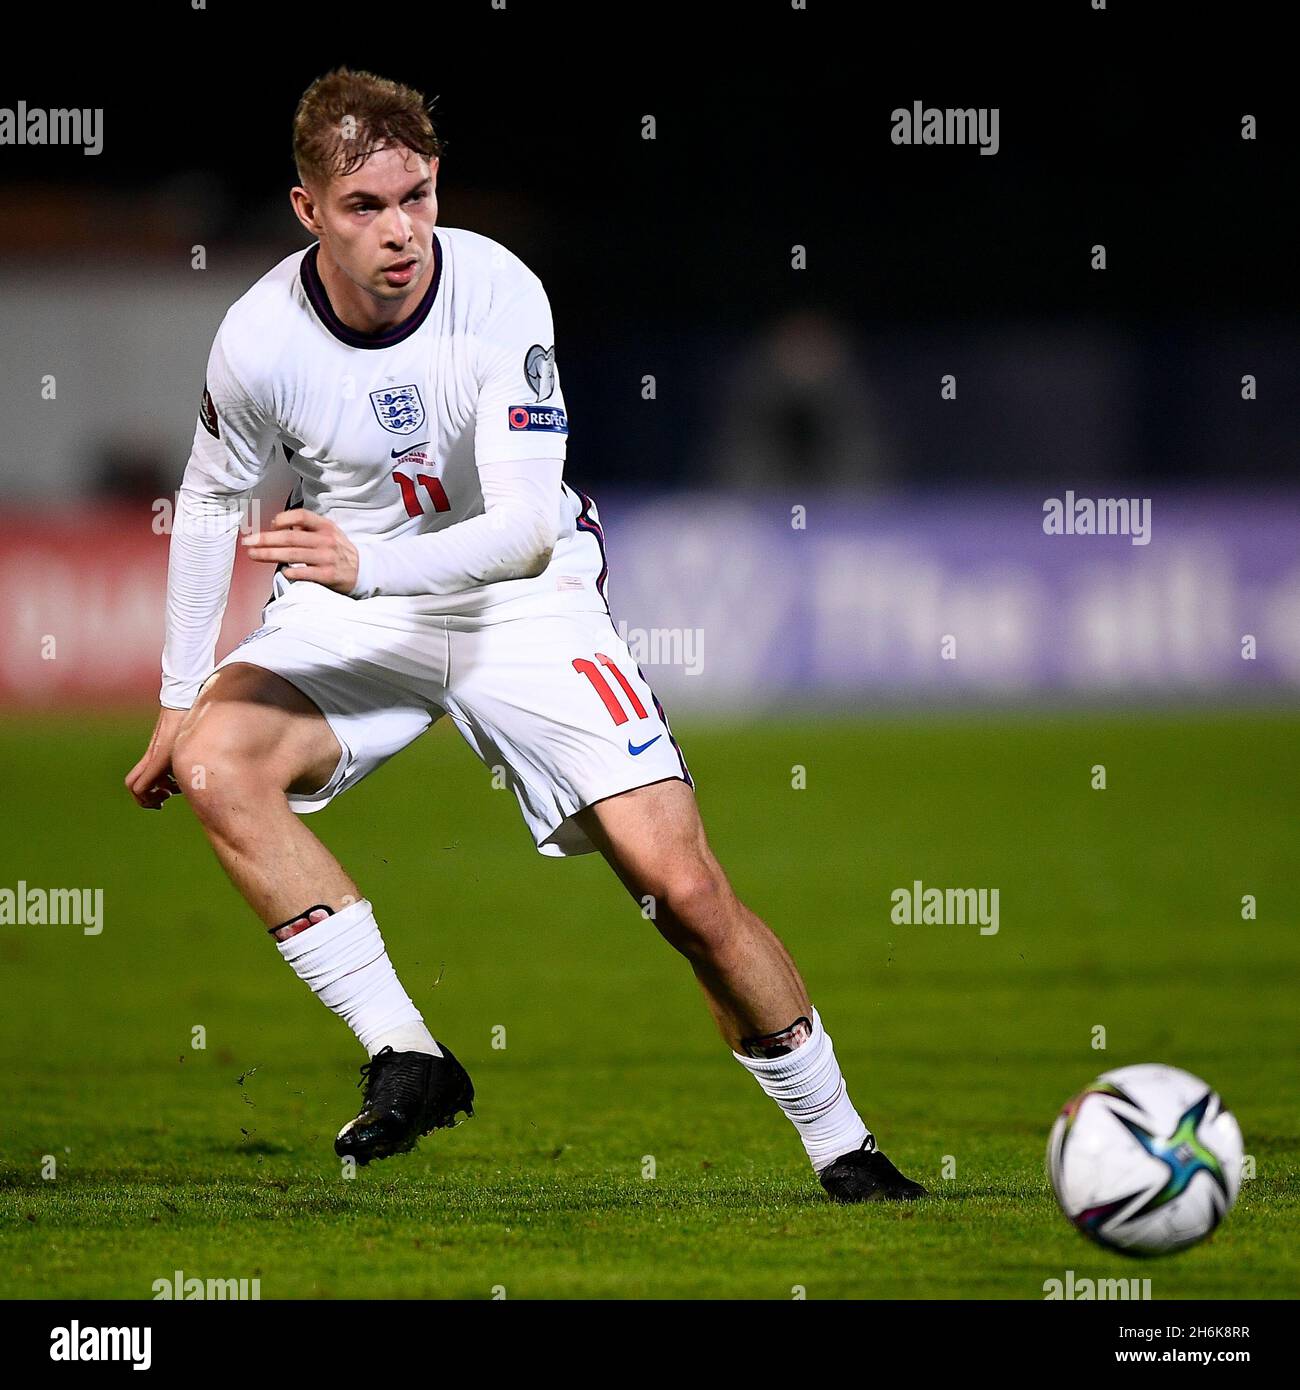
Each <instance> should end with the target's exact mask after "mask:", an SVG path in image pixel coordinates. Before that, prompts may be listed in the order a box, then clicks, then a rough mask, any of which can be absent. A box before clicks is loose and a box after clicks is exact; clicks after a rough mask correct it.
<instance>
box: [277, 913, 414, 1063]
mask: <svg viewBox="0 0 1300 1390" xmlns="http://www.w3.org/2000/svg"><path fill="white" fill-rule="evenodd" d="M276 946H277V948H278V949H279V952H280V954H281V955H282V956H283V957H284V958H285V960H287V961H288V962H289V964H290V965H291V966H293V969H294V972H295V973H296V974H297V976H298V978H299V979H300V980H302V981H304V983H306V984H307V985H308V986H309V987H310V989H311V991H312V993H313V994H315V995H316V997H317V998H318V999H319V1000H320V1001H321V1003H323V1004H325V1005H326V1006H327V1007H328V1008H330V1009H333V1011H334V1012H335V1013H336V1014H338V1016H339V1017H340V1018H341V1019H342V1020H343V1021H344V1022H345V1023H346V1024H347V1025H348V1027H349V1028H351V1029H352V1031H353V1032H354V1033H355V1034H356V1035H357V1037H358V1038H359V1039H360V1041H361V1045H362V1047H364V1048H365V1049H366V1051H367V1052H368V1053H369V1054H370V1055H371V1056H372V1057H373V1056H374V1055H375V1053H376V1052H378V1051H379V1050H380V1048H382V1047H391V1048H392V1049H393V1051H394V1052H430V1053H432V1054H433V1055H434V1056H435V1057H441V1056H442V1049H441V1048H440V1047H439V1046H438V1044H437V1043H436V1042H434V1040H433V1035H432V1034H431V1033H430V1032H429V1030H428V1028H426V1027H425V1024H424V1019H423V1018H421V1017H420V1011H419V1010H418V1009H417V1008H416V1007H415V1005H414V1004H413V1003H412V1002H411V997H410V995H408V994H407V992H406V991H405V990H404V989H403V988H402V982H401V981H400V980H399V979H398V978H397V972H396V971H395V970H394V969H393V966H392V962H391V961H390V960H389V959H388V952H387V951H386V950H385V949H384V938H383V937H382V936H380V934H379V925H378V923H377V922H376V921H375V914H374V911H373V909H372V908H371V906H370V901H369V899H368V898H362V899H361V900H360V901H359V902H355V903H351V904H349V905H348V906H347V907H345V908H342V909H341V910H340V911H338V912H336V913H334V914H333V915H332V916H330V917H326V918H324V919H323V920H322V921H319V922H317V923H316V924H315V925H314V926H310V927H307V928H306V929H305V930H302V931H299V932H298V933H297V934H296V935H294V936H291V937H289V938H288V940H286V941H277V942H276Z"/></svg>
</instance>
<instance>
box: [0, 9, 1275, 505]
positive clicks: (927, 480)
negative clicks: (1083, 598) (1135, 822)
mask: <svg viewBox="0 0 1300 1390" xmlns="http://www.w3.org/2000/svg"><path fill="white" fill-rule="evenodd" d="M1135 12H1137V13H1140V14H1141V16H1142V19H1141V21H1139V20H1138V19H1137V18H1136V16H1135ZM910 15H911V17H909V18H907V19H905V20H902V21H900V20H898V19H892V20H886V19H884V18H882V17H880V16H879V15H877V14H876V13H874V12H873V10H872V9H869V8H867V7H863V9H862V10H861V11H860V12H858V13H856V14H854V13H851V12H849V11H848V7H847V6H838V7H836V6H831V5H829V4H825V3H818V0H813V2H812V3H811V5H810V8H809V10H808V11H806V12H795V11H791V10H790V8H789V6H788V5H787V4H785V3H780V2H777V0H769V3H754V4H749V5H727V4H701V5H690V6H687V5H649V6H646V7H642V8H637V9H632V8H629V7H622V8H620V7H616V6H595V5H568V4H562V3H560V4H557V3H551V4H544V5H543V4H528V3H524V2H523V0H510V3H509V5H508V8H507V10H506V11H505V12H504V13H503V12H495V11H492V10H491V9H490V8H489V6H488V4H487V3H486V0H476V3H472V4H467V3H455V4H434V5H430V6H427V7H422V8H420V9H419V10H417V11H407V12H398V11H391V12H390V11H385V10H378V9H376V10H369V9H365V8H363V9H360V10H353V9H350V8H349V9H344V8H339V9H336V10H331V9H328V8H313V9H310V10H308V9H305V8H303V7H292V8H291V7H287V6H286V7H277V6H273V5H247V4H241V5H232V4H220V3H216V4H212V5H211V6H210V7H209V8H208V10H206V11H200V12H193V11H191V9H190V7H189V6H188V4H172V5H155V6H152V7H148V8H147V9H145V10H144V11H142V12H140V13H138V14H136V13H130V14H128V13H126V12H114V13H113V14H111V15H103V14H99V13H98V12H95V13H94V14H88V15H87V16H86V18H85V22H84V23H83V22H81V21H79V20H75V19H73V18H72V17H71V16H70V15H68V12H66V11H63V10H60V11H59V16H60V18H59V20H58V27H59V28H61V29H62V28H65V27H66V29H67V30H68V31H70V32H72V33H73V34H75V35H76V40H77V41H76V42H75V43H74V44H72V45H69V46H60V45H53V46H52V45H50V44H48V43H42V44H41V45H39V46H36V47H33V48H30V49H23V48H13V49H10V51H9V53H8V56H7V58H6V59H5V60H4V71H3V83H2V84H0V85H2V86H3V90H4V92H5V93H6V96H5V101H6V103H7V104H13V103H14V102H16V101H17V100H18V99H19V98H21V99H24V100H26V101H27V102H28V103H29V105H33V106H37V105H45V106H56V105H85V106H102V107H104V108H105V149H104V152H103V153H102V154H101V155H99V156H97V157H94V158H87V157H85V156H83V155H82V154H81V152H80V151H79V150H65V149H59V150H40V149H34V148H32V149H13V148H6V149H3V150H0V180H2V181H3V186H4V189H5V192H6V195H7V198H6V203H7V213H6V215H5V216H4V218H3V231H2V232H0V270H7V271H8V272H9V273H10V274H11V275H14V274H16V275H19V276H21V275H22V274H23V273H24V272H25V271H27V270H29V269H36V268H39V270H40V271H41V272H43V273H45V274H50V273H54V274H55V275H57V271H58V267H59V266H60V265H61V264H64V263H66V262H67V261H68V260H69V259H71V260H72V261H75V262H76V263H77V265H78V266H79V267H80V268H82V269H83V270H84V269H85V267H86V266H87V264H96V263H100V264H103V265H105V266H109V265H112V266H114V267H115V268H122V267H124V266H125V267H127V268H129V269H131V270H132V271H134V272H135V273H137V274H139V275H141V276H144V277H147V276H148V275H150V274H151V273H154V272H155V271H157V270H160V269H162V268H163V267H165V266H168V265H169V264H170V265H174V266H175V267H178V268H180V269H185V268H187V267H188V259H189V247H190V246H191V245H192V244H194V243H202V244H204V245H205V246H206V247H207V249H208V266H209V271H210V272H211V271H219V270H220V268H221V265H222V262H223V260H227V261H231V260H233V259H234V258H235V257H236V256H237V255H239V256H240V257H241V266H242V265H245V264H247V265H248V266H249V270H248V271H247V272H244V282H243V283H251V279H252V278H256V275H257V273H259V270H258V267H259V265H260V266H261V267H262V268H263V269H266V268H269V267H270V265H272V264H273V263H274V261H275V260H277V259H279V258H280V257H281V256H283V255H284V254H287V253H288V252H289V251H291V250H293V249H294V248H295V247H297V246H300V245H302V244H303V240H302V237H301V235H300V233H299V231H298V228H297V227H296V224H295V223H294V222H293V220H292V218H291V214H290V212H289V208H288V206H287V198H286V191H287V189H288V187H289V186H290V185H291V183H292V182H293V181H294V177H293V169H292V163H291V159H290V151H289V125H290V120H291V117H292V113H293V109H294V105H295V102H296V100H297V97H298V95H299V94H300V92H301V91H302V89H303V87H304V86H305V85H306V84H307V83H308V82H309V81H310V80H311V79H312V78H313V77H314V76H316V75H317V74H319V73H320V72H322V71H325V70H328V69H329V68H330V67H331V66H334V65H337V64H339V63H347V64H349V65H351V66H354V67H361V68H369V69H371V70H374V71H378V72H381V73H383V74H386V75H391V76H393V77H396V78H398V79H400V80H403V81H406V82H408V83H411V84H413V85H415V86H417V87H419V88H420V89H422V90H423V91H424V92H425V94H426V96H428V97H430V98H436V101H435V106H434V110H435V119H436V123H437V126H438V129H439V131H440V133H441V134H442V136H443V138H444V139H445V141H446V144H447V149H446V153H445V156H444V158H443V163H442V169H441V174H440V179H439V195H440V203H441V210H440V220H441V221H442V222H443V223H444V224H445V225H449V226H465V227H470V228H472V229H474V230H477V231H481V232H484V233H485V234H487V235H490V236H494V237H497V238H498V239H499V240H502V241H503V242H504V243H505V244H506V245H508V246H510V247H511V249H513V250H515V251H516V252H518V253H519V254H520V255H521V256H523V258H524V259H525V260H526V261H527V262H528V263H529V264H530V265H532V266H533V268H534V269H535V270H537V272H538V273H539V274H540V275H541V276H542V279H543V281H544V282H545V284H546V286H547V289H548V292H549V294H550V297H551V302H552V306H553V308H554V312H555V319H556V326H557V341H558V343H559V344H560V345H561V346H560V359H559V360H560V362H561V364H562V367H563V371H564V383H565V393H566V398H567V399H568V401H569V405H570V412H571V415H572V417H573V419H574V421H575V435H574V446H575V447H573V448H572V449H571V452H570V460H571V465H570V467H571V471H572V473H573V474H574V475H575V476H577V477H578V478H580V479H582V480H583V481H584V482H585V483H586V484H590V485H592V486H597V485H599V483H600V481H601V480H602V479H604V480H615V481H619V482H627V483H634V484H641V485H656V486H674V485H680V484H686V483H697V482H703V481H707V480H708V479H709V478H710V477H711V476H712V475H713V474H714V472H715V471H716V470H717V469H718V468H720V467H722V468H723V469H724V471H723V472H722V473H721V474H720V475H719V476H720V477H721V478H722V479H723V481H728V480H729V481H731V482H733V483H734V482H736V481H737V480H738V477H737V472H736V469H735V468H733V470H732V472H731V474H727V473H726V472H725V465H721V464H719V458H720V457H721V456H722V452H725V440H720V435H724V434H725V432H726V431H727V429H728V428H729V425H728V420H729V419H730V418H731V415H729V407H728V405H727V404H726V402H727V400H728V399H729V397H730V393H731V392H732V391H733V387H732V386H731V385H729V383H733V382H734V381H735V380H737V379H738V378H739V379H742V380H743V379H744V378H745V377H746V375H747V373H748V372H749V368H748V367H747V365H746V362H747V358H746V353H747V352H748V351H751V350H752V349H753V346H754V344H755V343H759V344H761V342H762V340H763V337H764V335H765V334H768V333H769V332H770V331H772V329H773V325H775V324H777V323H779V322H780V321H781V320H782V318H783V316H784V315H786V314H789V313H799V314H806V313H808V312H809V311H811V312H812V313H813V314H815V315H817V317H818V319H819V320H820V322H821V323H822V325H823V326H825V325H830V327H831V331H832V332H833V333H834V334H835V335H836V337H837V338H838V340H839V345H840V348H842V349H843V351H844V353H845V354H847V356H846V358H845V361H844V364H843V367H842V370H843V371H844V372H845V373H846V374H847V375H848V376H850V377H852V378H853V379H855V380H857V381H858V382H860V383H861V385H862V386H863V389H864V391H865V392H867V393H868V396H869V400H870V405H871V411H872V419H873V421H874V424H873V426H872V435H873V439H874V445H873V449H874V453H875V455H876V456H877V464H876V465H873V470H874V471H873V473H872V476H869V477H864V479H863V481H864V483H871V482H874V481H883V482H885V483H888V484H890V485H894V486H906V487H910V488H917V487H921V488H925V487H927V486H929V485H931V484H934V485H938V486H945V485H948V484H954V483H963V482H966V481H970V482H974V483H984V482H987V481H990V480H995V479H999V478H1004V479H1006V480H1008V481H1019V482H1023V483H1026V484H1029V485H1039V484H1041V485H1043V486H1055V485H1056V483H1057V479H1058V478H1059V477H1062V476H1067V475H1068V476H1069V477H1072V478H1075V477H1086V476H1093V477H1098V478H1102V477H1115V476H1123V477H1132V478H1135V479H1136V478H1152V479H1169V480H1181V481H1188V482H1196V481H1201V482H1213V481H1218V480H1221V479H1222V478H1223V477H1225V476H1230V478H1231V479H1232V480H1233V481H1235V482H1240V481H1251V480H1258V481H1261V482H1265V481H1275V480H1277V479H1279V478H1285V477H1289V475H1290V471H1291V466H1292V461H1293V458H1294V447H1293V446H1294V440H1295V437H1296V427H1297V424H1300V387H1298V386H1297V382H1296V373H1295V368H1296V360H1297V355H1296V345H1297V344H1296V334H1295V328H1294V311H1295V309H1296V308H1297V301H1298V298H1300V295H1298V285H1300V280H1298V278H1297V273H1296V268H1295V259H1296V257H1295V246H1296V231H1297V227H1296V216H1295V212H1296V199H1295V148H1296V146H1295V137H1296V134H1297V130H1298V129H1300V123H1297V120H1296V117H1295V113H1294V110H1293V107H1292V91H1293V83H1292V82H1290V81H1288V80H1284V77H1285V74H1283V73H1279V74H1278V75H1277V76H1274V75H1273V73H1272V72H1271V71H1270V68H1271V67H1272V66H1273V65H1272V63H1271V62H1270V61H1268V57H1269V55H1270V54H1276V53H1277V52H1278V50H1279V46H1280V45H1281V36H1280V34H1279V33H1277V32H1276V30H1275V26H1276V25H1277V24H1278V21H1277V20H1276V18H1274V17H1273V16H1274V11H1272V10H1271V9H1270V7H1268V6H1264V5H1254V6H1251V5H1243V6H1234V7H1231V9H1230V10H1227V9H1224V8H1223V7H1216V8H1213V9H1212V8H1209V7H1207V8H1206V9H1205V10H1204V11H1199V10H1197V9H1196V8H1195V7H1188V6H1183V5H1179V6H1164V7H1161V6H1156V5H1142V6H1135V5H1128V4H1116V5H1113V6H1112V7H1111V8H1110V9H1109V10H1107V11H1106V12H1102V13H1097V12H1093V11H1092V10H1091V9H1090V8H1089V5H1088V3H1087V0H1077V2H1076V3H1071V4H1056V5H1038V6H1034V7H1029V8H1026V9H1017V8H1015V7H1003V6H973V7H972V6H964V7H950V10H947V11H945V9H944V8H943V7H936V6H924V7H922V6H916V7H913V9H912V10H911V12H910ZM106 53H107V54H111V61H105V54H106ZM914 100H921V101H922V102H924V103H925V104H926V105H936V106H973V105H989V106H991V105H996V106H998V107H999V108H1000V110H1001V131H1000V137H1001V150H1000V152H999V153H998V154H997V155H996V157H992V158H990V157H981V156H980V155H979V154H978V153H977V151H976V150H975V149H972V148H956V149H953V148H934V147H929V148H906V147H901V148H900V147H895V146H894V145H892V144H891V143H890V139H889V132H890V112H891V110H892V109H893V108H894V107H896V106H910V104H911V103H912V102H913V101H914ZM1245 112H1250V113H1252V114H1254V115H1255V116H1256V117H1257V118H1258V121H1259V138H1258V139H1257V140H1256V141H1254V142H1246V141H1242V140H1241V139H1240V136H1239V129H1240V120H1241V117H1242V115H1243V113H1245ZM647 113H653V114H654V115H655V117H656V118H657V123H658V136H657V139H656V140H654V141H646V140H642V139H641V138H640V122H641V118H642V116H643V115H645V114H647ZM1095 241H1097V242H1103V243H1105V244H1106V246H1107V249H1108V255H1109V260H1110V266H1109V268H1108V269H1107V270H1106V271H1105V272H1104V273H1096V272H1093V271H1092V270H1091V269H1090V268H1089V265H1088V248H1089V247H1090V246H1091V245H1092V243H1093V242H1095ZM795 243H799V244H803V245H805V246H806V247H807V248H808V268H807V269H806V270H805V271H802V272H795V271H793V270H791V269H790V267H789V257H790V247H791V246H792V245H793V244H795ZM212 327H213V328H215V323H213V324H212ZM167 331H168V326H167V325H166V324H159V332H160V334H164V335H165V334H166V333H167ZM1246 344H1248V345H1249V353H1248V354H1247V356H1248V360H1245V358H1243V348H1244V346H1245V345H1246ZM176 347H177V348H178V349H179V348H182V347H183V350H185V351H186V352H192V353H193V355H194V359H195V362H196V367H201V359H202V354H203V353H204V352H205V351H206V347H207V343H206V342H204V341H198V342H194V343H191V342H190V341H189V339H188V336H187V338H186V341H185V342H184V344H183V345H182V344H177V345H176ZM1094 371H1095V373H1096V375H1095V377H1094V376H1093V375H1091V374H1092V373H1093V372H1094ZM1243 371H1252V372H1254V373H1256V374H1257V375H1258V377H1259V379H1260V381H1261V383H1262V385H1263V389H1261V399H1260V400H1259V401H1258V402H1256V403H1255V404H1254V406H1253V408H1252V410H1251V411H1250V412H1249V417H1248V419H1247V420H1243V419H1242V418H1241V411H1240V410H1239V408H1238V407H1239V400H1238V394H1239V379H1240V376H1241V374H1242V372H1243ZM944 372H955V373H957V375H958V377H959V380H960V381H961V383H962V390H961V396H960V398H959V400H958V401H957V402H955V403H948V404H945V403H942V402H941V401H940V400H939V398H938V393H937V384H936V383H937V380H938V377H939V376H940V375H941V374H943V373H944ZM645 373H653V374H654V375H655V376H656V378H657V383H658V400H657V402H655V403H652V405H650V406H647V404H646V403H643V402H642V401H641V400H640V380H641V377H642V375H643V374H645ZM1112 391H1113V393H1114V394H1113V397H1112V399H1111V400H1110V401H1109V403H1108V405H1107V408H1106V411H1105V424H1104V427H1102V428H1100V429H1099V428H1097V426H1096V420H1097V418H1098V406H1099V401H1100V399H1101V398H1102V397H1103V396H1105V395H1106V394H1107V393H1109V392H1112ZM820 408H824V403H823V407H809V406H807V405H801V403H800V402H799V401H798V400H793V401H790V402H788V403H787V404H786V406H784V407H782V406H780V405H777V406H774V407H773V408H772V413H771V418H770V419H768V420H766V421H765V422H763V424H762V428H763V429H764V430H765V431H766V432H767V434H768V435H769V437H784V438H785V439H786V440H787V442H788V445H789V451H790V454H789V456H790V459H791V465H790V466H791V468H792V469H793V470H795V471H796V472H797V470H798V467H799V464H798V460H799V458H800V450H801V447H803V446H806V445H809V444H810V443H811V444H814V445H815V443H816V440H817V437H818V431H819V430H822V429H823V428H824V427H825V421H824V420H823V419H821V418H819V416H818V409H820ZM843 408H844V410H845V411H846V412H847V413H848V414H850V415H852V414H853V413H854V412H855V410H856V409H857V406H856V404H855V403H854V402H852V401H847V402H845V404H844V407H843ZM745 409H746V407H745V404H744V399H743V393H742V396H741V399H740V400H739V402H736V401H735V400H734V399H733V403H732V406H731V407H730V410H731V412H732V413H734V412H735V411H741V412H742V413H743V411H744V410H745ZM1090 421H1091V422H1092V423H1089V422H1090ZM579 428H580V430H581V435H579V434H578V429H579ZM185 444H186V440H185V439H184V438H181V439H180V440H179V441H170V440H169V441H168V445H169V447H172V448H174V449H183V448H184V446H185ZM813 452H814V453H815V449H814V450H813ZM179 463H180V460H177V467H179ZM740 467H741V469H742V476H740V477H739V481H740V482H742V483H743V481H744V479H743V464H742V465H741V466H740ZM12 472H13V470H12V469H9V470H6V476H9V475H11V474H12ZM28 486H29V487H30V475H28Z"/></svg>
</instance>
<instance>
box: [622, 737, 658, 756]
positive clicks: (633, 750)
mask: <svg viewBox="0 0 1300 1390" xmlns="http://www.w3.org/2000/svg"><path fill="white" fill-rule="evenodd" d="M661 738H663V735H662V734H656V735H655V736H654V738H652V739H651V740H650V743H658V742H659V740H660V739H661ZM650 743H643V744H642V745H641V746H640V747H639V748H638V747H637V746H636V745H635V744H634V743H633V742H632V740H631V739H628V741H627V751H628V752H629V753H631V755H632V756H633V757H634V758H635V757H636V756H637V755H638V754H639V753H644V752H645V750H646V749H647V748H649V747H650Z"/></svg>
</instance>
